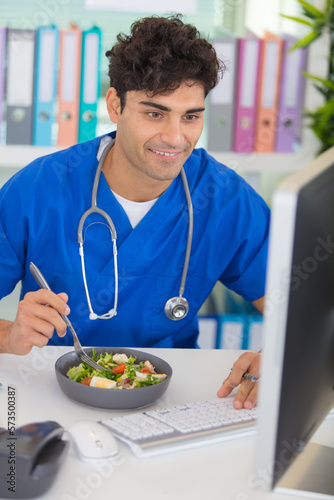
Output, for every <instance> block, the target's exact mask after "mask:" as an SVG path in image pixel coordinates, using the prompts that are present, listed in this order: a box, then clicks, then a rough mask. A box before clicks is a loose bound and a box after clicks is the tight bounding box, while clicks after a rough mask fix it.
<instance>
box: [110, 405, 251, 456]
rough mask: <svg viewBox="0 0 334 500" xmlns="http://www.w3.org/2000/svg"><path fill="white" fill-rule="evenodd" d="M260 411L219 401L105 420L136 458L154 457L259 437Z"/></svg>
mask: <svg viewBox="0 0 334 500" xmlns="http://www.w3.org/2000/svg"><path fill="white" fill-rule="evenodd" d="M256 418H257V409H256V408H253V409H251V410H246V409H241V410H236V409H235V408H234V407H233V399H232V398H231V399H228V400H226V399H218V398H217V399H215V400H212V401H199V402H196V403H190V404H185V405H182V406H174V407H170V408H164V409H158V410H151V411H146V412H140V413H134V414H131V415H126V416H122V417H114V418H110V419H107V420H102V424H104V425H106V426H107V427H108V428H109V429H110V430H111V432H112V433H113V434H114V435H115V437H117V438H119V439H120V440H122V441H124V442H125V443H127V444H128V445H129V446H130V448H131V450H132V451H133V452H134V453H135V455H137V456H139V457H143V456H152V455H158V454H162V453H166V452H169V451H175V450H176V449H186V448H191V447H197V446H200V445H204V444H209V443H216V442H219V441H223V440H226V439H231V438H235V437H238V436H240V437H244V436H246V435H251V434H254V433H255V421H256Z"/></svg>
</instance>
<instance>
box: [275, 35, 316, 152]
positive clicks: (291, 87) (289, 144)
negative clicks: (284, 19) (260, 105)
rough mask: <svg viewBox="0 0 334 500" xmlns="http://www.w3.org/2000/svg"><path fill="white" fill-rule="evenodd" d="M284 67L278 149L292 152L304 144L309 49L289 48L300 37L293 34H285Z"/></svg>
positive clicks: (278, 123)
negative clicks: (306, 71) (303, 126)
mask: <svg viewBox="0 0 334 500" xmlns="http://www.w3.org/2000/svg"><path fill="white" fill-rule="evenodd" d="M282 38H283V39H284V48H283V67H282V76H281V83H280V96H279V105H278V116H277V131H276V144H275V151H276V152H277V153H292V152H295V151H297V150H298V149H299V148H300V146H301V129H302V117H303V113H304V101H305V85H306V79H305V77H304V76H303V75H302V70H306V65H307V53H308V51H307V49H297V50H295V51H293V52H290V53H289V54H287V53H286V52H287V51H288V50H289V49H290V47H291V46H292V45H293V44H294V43H295V42H296V41H297V38H295V37H293V36H291V35H283V36H282Z"/></svg>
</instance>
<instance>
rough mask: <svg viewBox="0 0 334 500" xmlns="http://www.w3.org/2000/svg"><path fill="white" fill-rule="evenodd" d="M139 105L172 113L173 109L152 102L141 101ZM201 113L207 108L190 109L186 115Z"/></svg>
mask: <svg viewBox="0 0 334 500" xmlns="http://www.w3.org/2000/svg"><path fill="white" fill-rule="evenodd" d="M139 104H143V105H144V106H151V107H152V108H157V109H160V111H168V112H169V111H172V110H171V108H168V107H167V106H163V105H162V104H158V103H157V102H152V101H140V103H139ZM201 111H205V108H202V107H201V108H193V109H188V110H187V111H185V113H184V114H185V115H188V114H190V113H199V112H201Z"/></svg>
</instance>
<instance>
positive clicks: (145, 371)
mask: <svg viewBox="0 0 334 500" xmlns="http://www.w3.org/2000/svg"><path fill="white" fill-rule="evenodd" d="M140 373H151V374H152V375H154V372H152V371H151V370H150V369H149V368H147V367H146V366H145V367H144V368H142V369H141V370H140Z"/></svg>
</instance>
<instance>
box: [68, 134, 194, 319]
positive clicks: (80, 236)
mask: <svg viewBox="0 0 334 500" xmlns="http://www.w3.org/2000/svg"><path fill="white" fill-rule="evenodd" d="M114 143H115V139H113V140H112V141H111V142H110V143H109V144H107V146H106V147H105V148H104V150H103V153H102V155H101V158H100V160H99V162H98V166H97V169H96V173H95V177H94V183H93V189H92V198H91V206H90V208H89V209H88V210H86V211H85V212H84V213H83V214H82V216H81V218H80V221H79V224H78V229H77V240H78V243H79V254H80V258H81V269H82V277H83V282H84V288H85V293H86V298H87V304H88V308H89V311H90V315H89V317H90V319H97V318H100V319H110V318H112V317H113V316H115V315H116V314H117V303H118V267H117V244H116V240H117V232H116V228H115V225H114V223H113V220H112V218H111V217H110V215H109V214H107V213H106V212H105V211H104V210H101V209H100V208H99V207H98V206H97V191H98V187H99V182H100V177H101V172H102V167H103V164H104V161H105V159H106V157H107V154H108V153H109V151H110V149H111V148H112V147H113V145H114ZM180 173H181V179H182V184H183V188H184V192H185V195H186V200H187V208H188V221H189V222H188V237H187V247H186V253H185V258H184V264H183V271H182V277H181V283H180V288H179V296H178V297H177V298H176V297H174V298H173V299H169V301H167V303H166V306H167V304H168V303H170V302H173V303H174V302H175V303H176V305H179V304H180V302H182V303H183V304H184V305H185V307H184V314H183V316H180V317H176V316H175V315H174V314H173V313H172V311H170V312H169V313H167V311H166V306H165V312H166V314H167V316H168V317H169V318H170V319H173V320H174V319H182V318H183V317H184V316H186V314H187V313H188V309H189V306H188V302H187V300H186V299H185V298H184V297H183V293H184V290H185V284H186V279H187V274H188V267H189V261H190V254H191V246H192V239H193V228H194V211H193V205H192V201H191V195H190V190H189V185H188V181H187V177H186V174H185V171H184V167H183V166H182V168H181V172H180ZM94 213H97V214H99V215H101V217H103V218H104V219H105V221H106V222H107V224H106V225H107V227H108V228H109V229H110V233H111V241H112V244H113V257H114V273H115V297H114V307H113V309H111V310H110V311H109V312H108V313H106V314H103V315H101V316H98V315H97V314H96V313H94V311H93V308H92V304H91V300H90V296H89V291H88V284H87V278H86V269H85V258H84V248H83V247H84V241H85V231H86V229H87V227H88V226H87V227H86V229H85V231H84V230H83V227H84V223H85V221H86V220H87V218H88V217H89V216H90V215H91V214H94ZM167 309H168V308H167ZM169 309H170V308H169Z"/></svg>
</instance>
